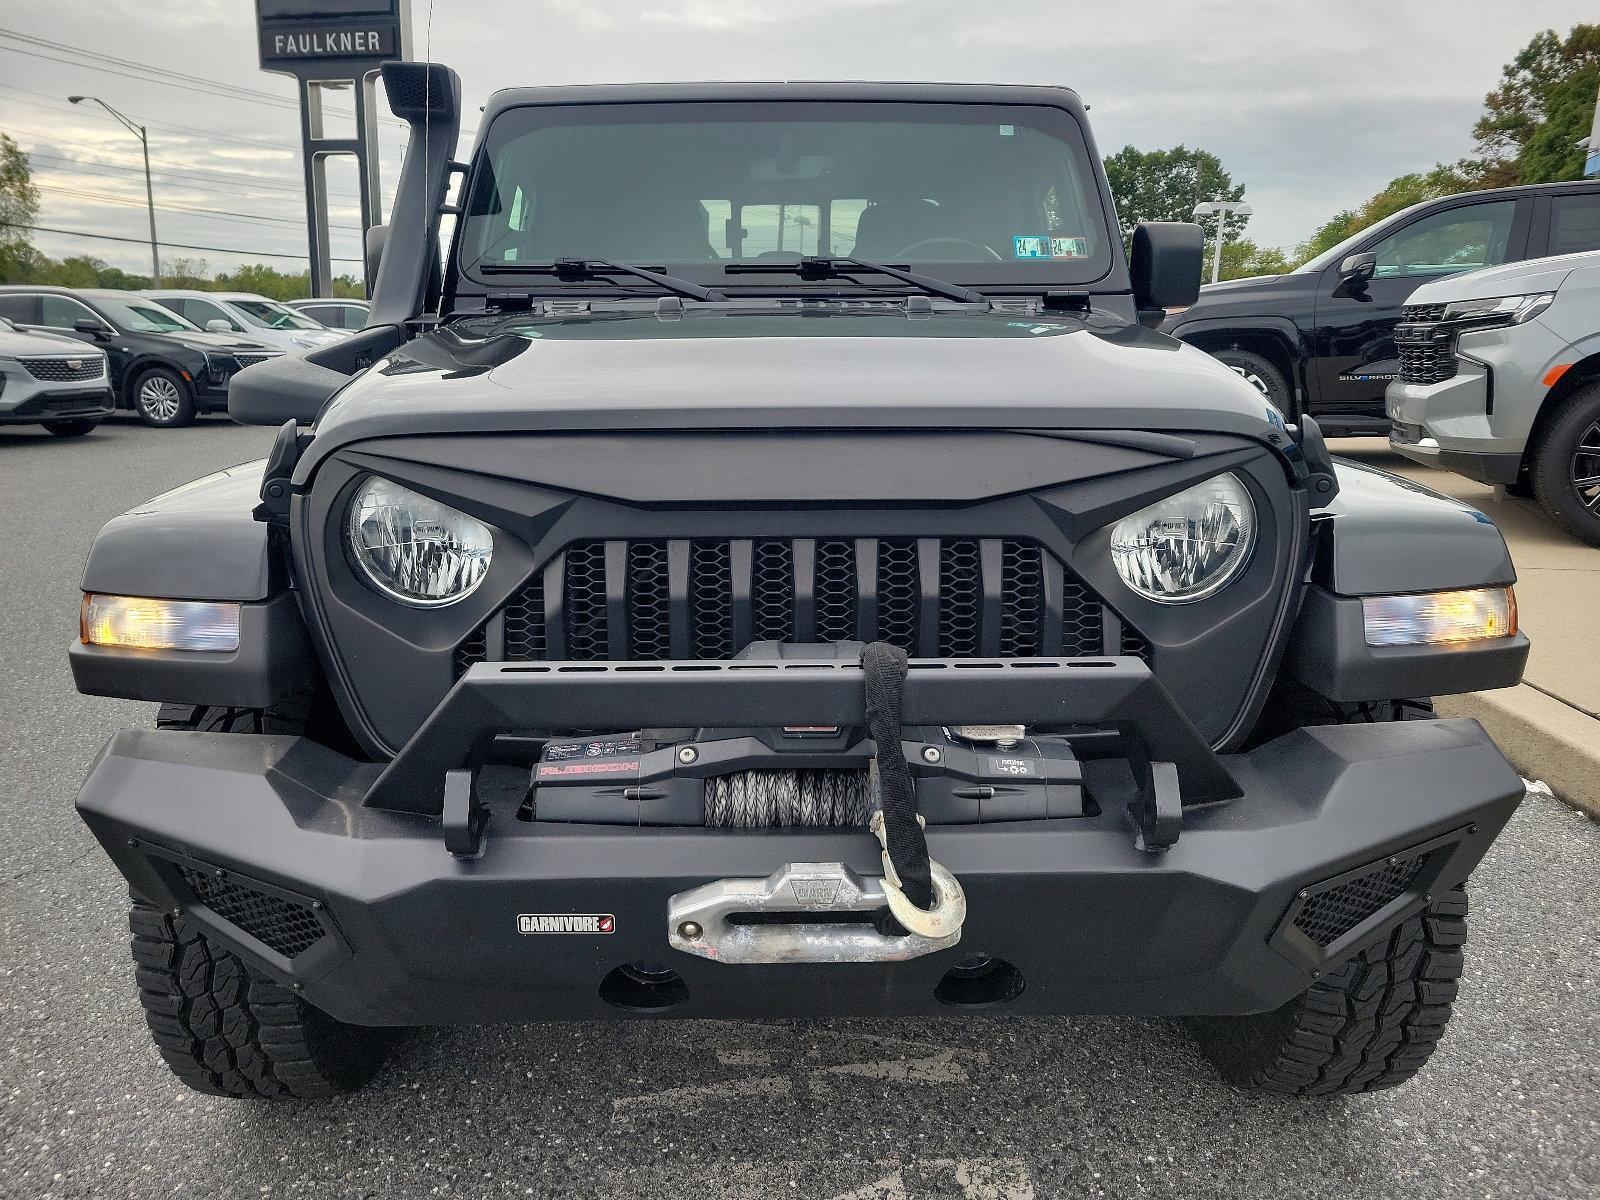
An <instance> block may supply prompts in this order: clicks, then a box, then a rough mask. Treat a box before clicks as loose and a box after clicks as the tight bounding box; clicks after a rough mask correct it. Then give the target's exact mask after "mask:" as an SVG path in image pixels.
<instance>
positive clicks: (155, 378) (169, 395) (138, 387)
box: [128, 367, 198, 429]
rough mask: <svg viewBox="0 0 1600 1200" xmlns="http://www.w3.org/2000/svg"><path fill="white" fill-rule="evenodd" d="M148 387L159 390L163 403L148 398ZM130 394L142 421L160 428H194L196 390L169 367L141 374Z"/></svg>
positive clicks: (148, 370) (153, 368) (135, 410)
mask: <svg viewBox="0 0 1600 1200" xmlns="http://www.w3.org/2000/svg"><path fill="white" fill-rule="evenodd" d="M147 384H149V385H150V386H151V387H152V388H159V390H160V392H161V400H160V401H159V402H158V401H157V400H156V399H155V398H154V397H153V396H152V397H149V398H147V397H146V396H145V394H144V393H145V390H146V385H147ZM128 395H129V397H130V399H131V401H132V403H133V411H134V412H135V413H137V414H138V416H139V420H141V421H143V422H144V423H145V424H146V425H150V426H153V427H155V428H156V429H178V428H180V427H181V426H184V425H191V424H193V423H194V418H195V414H196V412H197V411H198V410H197V409H196V408H195V403H194V389H193V388H191V387H190V386H189V384H188V383H187V381H185V380H184V378H183V376H181V375H179V374H178V373H177V372H176V371H174V370H172V369H171V368H169V367H150V368H148V369H147V370H144V371H140V372H139V374H138V376H137V377H136V378H135V379H134V381H133V384H132V386H130V387H129V388H128Z"/></svg>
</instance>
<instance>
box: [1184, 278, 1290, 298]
mask: <svg viewBox="0 0 1600 1200" xmlns="http://www.w3.org/2000/svg"><path fill="white" fill-rule="evenodd" d="M1282 278H1283V276H1282V275H1246V276H1244V277H1242V278H1240V279H1224V280H1221V281H1219V282H1217V283H1202V284H1201V285H1200V299H1201V300H1204V299H1205V298H1206V297H1207V296H1226V295H1228V294H1229V293H1230V292H1243V291H1248V290H1249V289H1251V288H1256V287H1260V286H1261V285H1262V284H1263V283H1270V282H1272V280H1274V279H1282Z"/></svg>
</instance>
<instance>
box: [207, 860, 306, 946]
mask: <svg viewBox="0 0 1600 1200" xmlns="http://www.w3.org/2000/svg"><path fill="white" fill-rule="evenodd" d="M178 871H179V873H180V874H181V875H182V876H183V881H184V882H185V883H187V884H188V885H189V889H190V890H191V891H192V892H194V894H195V898H196V899H197V900H199V901H200V902H201V903H202V904H204V905H205V906H206V907H207V908H209V909H210V910H211V911H212V912H214V913H216V914H217V916H219V917H221V918H222V919H223V920H224V921H227V922H229V923H230V924H233V925H237V926H238V927H239V928H240V929H242V930H244V931H245V932H246V933H248V934H249V935H250V936H251V937H253V938H255V939H256V941H258V942H260V943H261V944H262V945H264V946H266V947H267V948H268V949H269V950H273V951H275V952H277V953H278V954H281V955H283V956H284V957H285V958H294V957H295V956H296V955H299V954H304V953H305V952H306V951H307V950H309V949H311V947H312V946H315V945H316V944H317V943H318V942H319V941H321V940H322V937H323V935H324V933H325V932H326V931H325V930H324V929H323V927H322V922H321V921H319V920H317V917H316V914H315V913H313V912H312V911H311V908H310V906H309V905H304V904H296V903H294V902H293V901H289V900H285V899H283V898H281V897H279V896H269V895H268V894H267V893H265V892H260V891H257V890H256V889H255V888H252V887H248V886H246V885H245V884H243V883H241V882H239V881H238V880H237V879H235V878H233V877H231V876H219V875H213V874H209V873H207V872H205V871H203V870H201V869H199V868H198V867H191V866H187V865H184V866H180V867H179V868H178Z"/></svg>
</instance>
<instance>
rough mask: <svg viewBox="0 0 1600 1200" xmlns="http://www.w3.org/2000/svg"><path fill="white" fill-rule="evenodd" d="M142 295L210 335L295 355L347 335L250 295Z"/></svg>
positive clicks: (160, 291) (157, 291) (155, 291)
mask: <svg viewBox="0 0 1600 1200" xmlns="http://www.w3.org/2000/svg"><path fill="white" fill-rule="evenodd" d="M144 295H146V296H149V297H150V298H151V299H152V300H155V301H158V302H159V303H161V304H162V305H163V306H165V307H167V308H170V309H171V310H172V311H173V312H175V313H177V314H178V315H179V316H181V317H183V318H184V319H185V320H187V321H188V322H189V323H190V324H191V325H194V326H197V327H198V328H200V329H205V330H209V331H210V332H212V333H239V334H243V335H244V336H246V337H248V338H250V339H251V340H252V341H256V342H264V343H265V344H266V345H268V346H276V347H277V348H278V349H279V350H283V351H287V352H290V353H292V352H294V351H296V350H310V349H313V348H314V347H317V346H326V345H327V344H328V343H329V342H336V341H338V340H339V339H340V338H344V337H349V336H350V335H349V334H348V333H346V332H344V331H343V330H335V329H328V328H326V327H325V326H323V325H321V324H320V323H319V322H317V321H316V320H315V319H313V318H312V317H309V316H307V315H306V314H304V313H300V312H296V311H295V310H294V309H292V308H290V307H288V306H287V305H285V304H280V303H279V302H278V301H276V300H271V299H268V298H267V297H266V296H257V295H255V294H253V293H251V292H198V291H186V290H181V289H173V288H151V289H149V290H147V291H145V293H144Z"/></svg>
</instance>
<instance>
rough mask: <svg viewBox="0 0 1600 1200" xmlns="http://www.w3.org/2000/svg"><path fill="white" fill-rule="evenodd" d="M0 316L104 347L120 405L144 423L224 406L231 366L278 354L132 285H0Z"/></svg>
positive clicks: (165, 422) (179, 419)
mask: <svg viewBox="0 0 1600 1200" xmlns="http://www.w3.org/2000/svg"><path fill="white" fill-rule="evenodd" d="M0 316H3V317H6V318H8V319H9V320H10V321H11V322H12V323H13V324H15V325H16V326H18V327H19V328H21V329H26V330H44V331H47V332H54V333H60V334H65V335H66V336H68V337H71V338H75V339H77V340H78V341H81V342H87V343H89V344H90V345H92V346H96V347H98V348H99V349H101V350H103V351H105V353H106V356H107V358H108V359H109V360H110V364H109V367H110V372H111V391H112V396H113V398H114V399H115V401H116V403H117V405H118V407H120V408H131V409H133V411H134V412H136V413H138V414H139V419H140V420H142V421H144V423H145V424H147V425H155V426H158V427H160V428H165V429H170V428H174V427H176V426H179V425H187V424H189V422H191V421H193V420H194V418H195V415H196V414H197V413H203V412H217V411H221V410H224V409H226V408H227V407H228V381H229V380H230V379H232V378H233V375H234V372H236V371H239V370H241V369H242V368H244V367H247V366H250V365H252V364H254V363H259V362H264V361H266V360H267V359H269V358H275V357H277V356H278V355H279V354H281V353H283V352H282V351H281V350H279V349H277V348H276V347H274V346H268V345H265V344H263V343H262V342H258V341H255V340H254V339H245V338H239V337H234V336H232V335H228V334H220V333H206V332H204V331H202V330H199V329H196V328H195V327H194V326H193V325H191V324H190V323H189V322H188V321H185V320H184V319H183V318H182V317H180V316H179V315H178V314H177V313H175V312H173V311H172V310H170V309H168V308H164V307H162V306H161V305H160V304H159V303H157V302H156V301H154V300H151V299H149V298H148V297H146V296H141V295H140V294H139V293H138V292H117V291H109V290H96V289H83V288H60V287H43V286H37V285H34V284H10V285H5V286H0Z"/></svg>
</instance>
